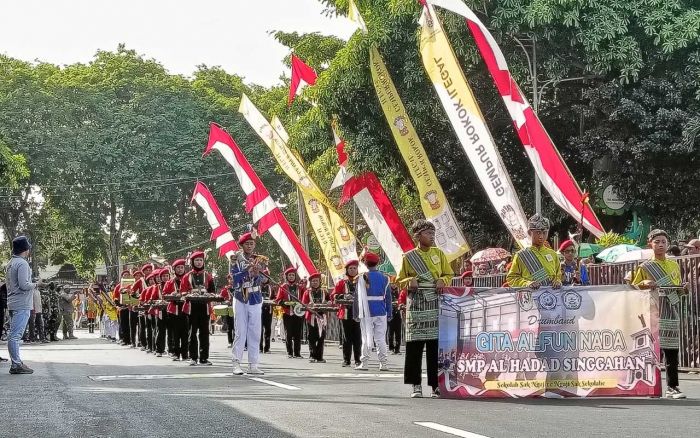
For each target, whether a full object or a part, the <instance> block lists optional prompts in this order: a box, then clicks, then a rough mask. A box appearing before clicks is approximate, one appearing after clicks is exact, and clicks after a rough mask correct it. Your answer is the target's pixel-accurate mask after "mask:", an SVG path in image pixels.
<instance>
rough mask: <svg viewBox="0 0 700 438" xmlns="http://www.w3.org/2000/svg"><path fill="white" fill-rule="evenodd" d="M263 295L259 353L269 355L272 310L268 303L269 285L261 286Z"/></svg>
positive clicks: (270, 297) (270, 292) (270, 291)
mask: <svg viewBox="0 0 700 438" xmlns="http://www.w3.org/2000/svg"><path fill="white" fill-rule="evenodd" d="M261 289H262V294H263V303H262V326H261V327H262V336H260V352H261V353H269V352H270V337H271V336H272V309H273V306H272V305H270V303H269V302H268V303H266V302H265V301H269V300H271V299H272V288H271V287H270V285H269V283H268V284H266V285H263V286H261Z"/></svg>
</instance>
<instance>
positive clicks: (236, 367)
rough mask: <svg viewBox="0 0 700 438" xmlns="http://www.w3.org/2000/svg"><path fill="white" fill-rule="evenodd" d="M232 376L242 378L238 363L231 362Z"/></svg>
mask: <svg viewBox="0 0 700 438" xmlns="http://www.w3.org/2000/svg"><path fill="white" fill-rule="evenodd" d="M233 375H234V376H242V375H243V369H242V368H241V364H240V362H237V361H235V362H233Z"/></svg>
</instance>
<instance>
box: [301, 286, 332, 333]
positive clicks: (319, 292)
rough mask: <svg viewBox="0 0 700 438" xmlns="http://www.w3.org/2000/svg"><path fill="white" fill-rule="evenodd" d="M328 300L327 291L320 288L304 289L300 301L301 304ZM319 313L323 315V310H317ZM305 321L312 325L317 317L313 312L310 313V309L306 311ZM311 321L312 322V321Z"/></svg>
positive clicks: (322, 302) (319, 302)
mask: <svg viewBox="0 0 700 438" xmlns="http://www.w3.org/2000/svg"><path fill="white" fill-rule="evenodd" d="M327 301H328V293H327V292H326V291H325V290H323V289H321V288H318V289H306V290H305V291H304V295H303V296H302V297H301V302H302V304H310V303H312V302H313V303H314V304H324V303H325V302H327ZM317 313H319V314H321V315H323V312H317ZM305 317H306V321H308V322H309V323H310V324H311V325H312V326H314V325H315V324H314V323H315V322H316V319H317V318H318V317H317V316H316V315H315V314H313V313H311V311H310V310H307V311H306V315H305ZM312 321H313V322H312Z"/></svg>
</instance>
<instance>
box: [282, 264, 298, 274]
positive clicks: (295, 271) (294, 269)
mask: <svg viewBox="0 0 700 438" xmlns="http://www.w3.org/2000/svg"><path fill="white" fill-rule="evenodd" d="M296 273H297V268H295V267H294V266H290V267H288V268H287V269H286V270H285V271H284V275H285V277H286V276H287V274H296Z"/></svg>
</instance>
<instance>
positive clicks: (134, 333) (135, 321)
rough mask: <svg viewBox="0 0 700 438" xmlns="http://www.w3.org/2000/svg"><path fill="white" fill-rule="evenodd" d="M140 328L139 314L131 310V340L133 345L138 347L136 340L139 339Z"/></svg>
mask: <svg viewBox="0 0 700 438" xmlns="http://www.w3.org/2000/svg"><path fill="white" fill-rule="evenodd" d="M138 328H139V313H138V312H132V311H131V310H129V339H130V340H131V345H132V346H134V347H136V339H137V337H138Z"/></svg>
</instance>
